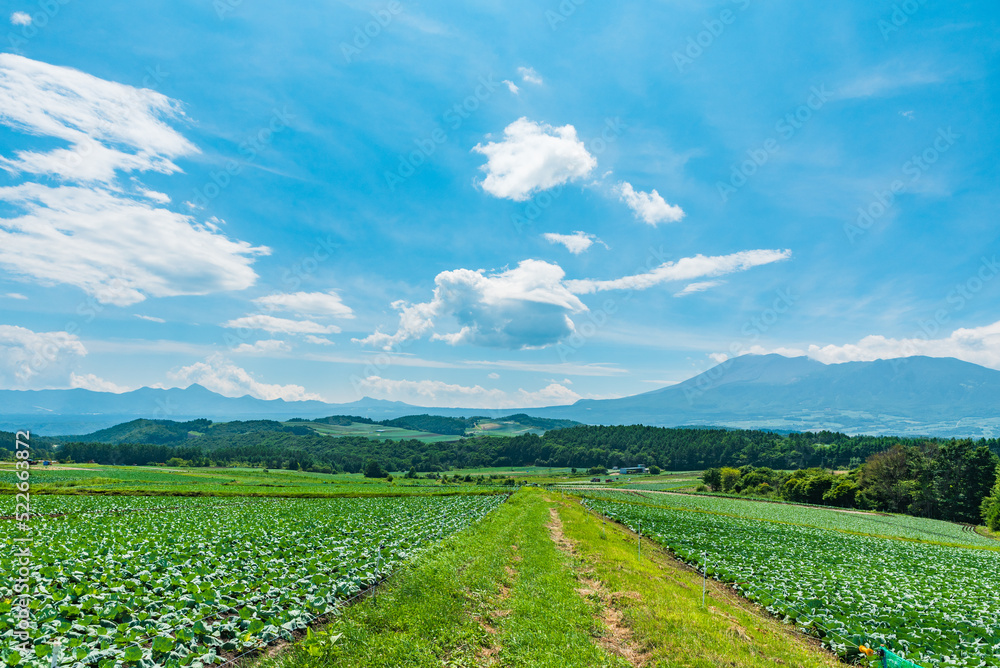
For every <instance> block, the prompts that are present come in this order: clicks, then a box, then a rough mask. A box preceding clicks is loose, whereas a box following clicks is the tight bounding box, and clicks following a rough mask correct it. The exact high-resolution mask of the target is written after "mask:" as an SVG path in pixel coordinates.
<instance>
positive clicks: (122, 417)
mask: <svg viewBox="0 0 1000 668" xmlns="http://www.w3.org/2000/svg"><path fill="white" fill-rule="evenodd" d="M515 412H524V413H528V414H529V415H534V416H537V417H551V418H565V419H570V420H577V421H580V422H584V423H589V424H636V423H641V424H648V425H659V426H681V425H715V426H724V427H740V428H765V429H775V430H789V431H805V430H810V431H816V430H822V429H829V430H831V431H842V432H845V433H849V434H856V433H872V434H876V433H881V434H907V435H918V434H920V435H932V436H974V437H979V436H995V435H997V434H1000V371H995V370H993V369H988V368H985V367H981V366H977V365H975V364H970V363H968V362H962V361H960V360H956V359H951V358H930V357H909V358H905V359H899V360H878V361H874V362H847V363H844V364H830V365H827V364H822V363H820V362H816V361H814V360H811V359H808V358H805V357H795V358H788V357H782V356H780V355H763V356H757V355H747V356H743V357H738V358H735V359H732V360H729V361H727V362H724V363H722V364H720V365H718V366H716V367H713V368H712V369H709V370H708V371H706V372H705V373H703V374H700V375H698V376H695V377H694V378H691V379H689V380H686V381H684V382H682V383H679V384H676V385H671V386H669V387H664V388H661V389H658V390H654V391H652V392H646V393H643V394H638V395H635V396H630V397H623V398H620V399H604V400H581V401H578V402H576V403H575V404H572V405H570V406H552V407H546V408H526V409H511V408H507V409H503V410H502V411H493V410H484V409H480V408H475V409H473V408H436V407H421V406H412V405H409V404H405V403H401V402H393V401H382V400H379V399H370V398H367V397H366V398H364V399H361V400H359V401H355V402H351V403H346V404H328V403H324V402H321V401H295V402H286V401H284V400H281V399H276V400H271V401H266V400H262V399H255V398H253V397H250V396H244V397H239V398H230V397H224V396H222V395H219V394H216V393H214V392H211V391H209V390H207V389H205V388H204V387H202V386H200V385H192V386H190V387H188V388H186V389H169V390H163V389H153V388H141V389H138V390H135V391H132V392H126V393H123V394H112V393H107V392H92V391H90V390H82V389H75V390H0V429H4V430H17V429H26V428H30V429H33V430H35V431H37V432H39V433H41V434H74V433H76V434H80V433H86V432H89V431H94V430H97V429H102V428H105V427H109V426H112V425H115V424H118V423H120V422H125V421H128V420H132V419H135V418H137V417H145V418H162V419H171V420H188V419H194V418H199V417H204V418H209V419H212V420H216V421H222V420H246V419H258V418H260V419H264V418H267V419H275V420H284V419H288V418H293V417H303V418H316V417H325V416H328V415H358V416H363V417H369V418H373V419H387V418H394V417H401V416H404V415H413V414H417V413H431V414H435V415H445V416H472V415H483V416H491V417H492V416H494V414H495V415H501V414H502V415H507V414H510V413H515Z"/></svg>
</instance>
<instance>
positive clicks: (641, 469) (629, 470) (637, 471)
mask: <svg viewBox="0 0 1000 668" xmlns="http://www.w3.org/2000/svg"><path fill="white" fill-rule="evenodd" d="M618 473H620V474H621V475H642V474H643V473H649V471H648V469H646V467H645V466H627V467H623V468H620V469H618Z"/></svg>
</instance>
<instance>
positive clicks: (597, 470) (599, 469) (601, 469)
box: [587, 466, 608, 475]
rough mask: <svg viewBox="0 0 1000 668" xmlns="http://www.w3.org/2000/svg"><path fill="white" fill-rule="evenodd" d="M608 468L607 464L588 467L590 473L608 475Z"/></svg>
mask: <svg viewBox="0 0 1000 668" xmlns="http://www.w3.org/2000/svg"><path fill="white" fill-rule="evenodd" d="M607 473H608V469H607V467H606V466H591V467H590V468H589V469H587V474H588V475H607Z"/></svg>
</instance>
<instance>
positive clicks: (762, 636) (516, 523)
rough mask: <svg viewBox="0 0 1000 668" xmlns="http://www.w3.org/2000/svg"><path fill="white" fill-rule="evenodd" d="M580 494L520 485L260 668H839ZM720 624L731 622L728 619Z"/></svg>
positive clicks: (828, 656)
mask: <svg viewBox="0 0 1000 668" xmlns="http://www.w3.org/2000/svg"><path fill="white" fill-rule="evenodd" d="M707 598H708V602H709V606H707V607H703V606H702V599H701V579H700V576H698V575H697V574H696V573H693V572H691V571H690V570H688V569H686V568H683V567H681V566H680V565H678V564H677V562H676V561H675V560H673V559H671V558H670V557H669V556H668V555H666V554H665V553H664V552H662V551H659V550H648V551H647V549H646V547H645V546H644V548H643V557H642V559H638V558H637V554H636V549H635V537H634V536H632V535H629V533H628V532H627V531H626V530H624V529H622V528H621V527H619V526H617V525H614V524H609V525H608V526H606V527H604V526H602V523H601V522H600V521H599V520H598V519H597V518H595V517H594V515H592V514H590V513H588V512H586V511H585V510H584V509H583V508H581V507H580V505H579V504H578V503H576V502H575V501H571V500H570V499H565V500H559V499H558V494H553V493H551V492H548V493H547V492H545V491H543V490H540V489H537V488H524V489H521V490H520V491H518V492H517V493H516V494H515V495H514V496H513V497H512V498H511V499H510V501H508V502H507V503H505V504H504V505H503V506H501V507H500V508H498V509H497V510H496V511H495V512H493V513H491V514H490V515H488V516H487V517H485V518H484V519H483V520H482V521H481V522H479V523H477V524H476V525H475V526H473V527H470V529H469V530H468V531H466V532H462V533H460V534H456V535H454V536H453V537H451V538H448V539H446V540H445V541H442V543H440V544H439V545H438V546H436V547H434V548H432V550H430V551H429V552H428V554H427V556H426V557H425V558H424V559H422V560H421V561H419V562H417V563H416V564H415V565H414V566H413V567H412V568H407V569H405V570H404V571H403V572H401V573H400V575H399V576H397V577H394V578H393V579H392V580H390V581H389V582H388V583H387V584H386V586H385V588H384V589H383V590H382V591H381V592H380V594H379V598H378V603H377V604H372V603H371V602H370V601H364V602H362V603H360V604H358V605H354V606H351V607H350V608H347V609H345V610H344V612H343V614H342V615H340V616H338V617H337V618H336V619H334V620H331V623H330V624H329V625H328V626H326V627H325V628H322V629H319V630H317V632H316V633H315V634H314V635H313V636H312V637H311V638H310V640H307V641H306V642H305V643H302V644H299V645H295V646H292V647H289V648H288V649H287V650H286V651H283V652H280V653H279V654H277V655H276V656H273V657H270V658H263V659H261V660H260V661H259V663H255V664H254V668H318V667H328V666H352V667H358V668H386V667H388V666H409V667H413V668H440V667H441V666H469V667H472V666H497V667H501V666H503V667H514V666H517V667H526V666H531V667H536V666H537V667H540V668H598V667H602V668H603V667H609V668H612V667H613V668H628V667H629V666H649V667H652V666H691V667H696V668H717V667H718V666H729V667H731V668H773V667H774V666H775V665H780V666H786V667H791V668H833V667H834V666H837V665H839V664H838V662H837V660H836V658H835V657H834V656H833V655H831V654H829V653H827V652H824V651H822V650H821V649H820V648H819V647H818V646H816V645H814V644H810V643H808V642H806V641H804V639H803V638H802V637H801V636H799V635H797V634H795V633H793V631H792V629H791V628H790V627H789V626H787V625H784V624H782V623H781V622H780V621H778V620H776V619H774V618H772V617H770V616H764V615H761V614H760V613H759V612H756V611H755V610H753V609H752V608H751V606H750V605H749V604H747V603H745V602H741V601H740V600H739V599H737V598H736V597H733V596H732V595H731V594H727V593H726V591H725V589H724V587H723V586H722V585H719V584H716V583H709V587H708V597H707ZM720 621H723V623H720Z"/></svg>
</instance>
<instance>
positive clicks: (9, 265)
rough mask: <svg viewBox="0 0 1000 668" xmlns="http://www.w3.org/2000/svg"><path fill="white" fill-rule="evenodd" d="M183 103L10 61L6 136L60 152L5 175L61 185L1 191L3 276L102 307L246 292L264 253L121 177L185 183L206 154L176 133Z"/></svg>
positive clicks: (1, 93)
mask: <svg viewBox="0 0 1000 668" xmlns="http://www.w3.org/2000/svg"><path fill="white" fill-rule="evenodd" d="M183 120H184V114H183V111H182V110H181V108H180V105H179V103H177V102H176V101H175V100H172V99H170V98H168V97H166V96H164V95H162V94H160V93H157V92H155V91H151V90H147V89H137V88H133V87H131V86H126V85H123V84H119V83H115V82H111V81H105V80H103V79H99V78H97V77H94V76H91V75H89V74H85V73H83V72H80V71H77V70H74V69H71V68H67V67H58V66H55V65H49V64H47V63H41V62H38V61H34V60H30V59H28V58H24V57H21V56H17V55H13V54H0V124H2V125H5V126H7V127H9V128H11V129H13V130H15V131H18V132H21V133H24V134H25V135H29V136H35V137H44V138H46V139H49V140H53V139H54V140H56V143H57V144H62V145H60V146H57V147H56V148H51V149H45V150H20V151H15V152H14V154H13V155H0V169H3V170H5V171H6V172H8V173H9V174H10V175H12V176H17V175H28V176H29V177H39V178H44V179H46V180H47V181H48V180H55V181H61V182H62V183H61V184H56V185H50V184H49V183H47V182H45V183H42V182H37V183H33V182H25V183H21V184H19V185H13V186H9V187H4V188H0V202H3V203H5V204H6V205H7V206H5V207H4V208H5V209H6V210H10V211H11V212H12V214H11V215H12V217H7V218H3V217H0V267H3V268H4V269H5V270H7V271H9V272H10V273H12V274H15V275H19V276H23V277H26V278H30V279H34V280H35V281H36V282H38V283H41V284H43V285H55V284H67V285H73V286H76V287H78V288H80V289H82V290H84V291H85V292H86V293H87V294H89V295H91V296H93V297H95V298H96V299H97V300H98V301H100V302H101V303H107V304H115V305H118V306H125V305H128V304H134V303H136V302H139V301H142V300H143V299H145V298H146V296H147V295H149V296H155V297H163V296H175V295H202V294H207V293H210V292H216V291H223V290H242V289H244V288H247V287H249V286H251V285H253V283H254V282H255V280H256V278H257V275H256V273H254V271H253V270H252V269H251V264H252V263H253V261H254V259H255V257H256V256H258V255H264V254H267V253H268V252H269V251H268V249H267V248H264V247H253V246H251V245H250V244H248V243H246V242H242V241H235V240H232V239H230V238H229V237H227V236H226V235H225V234H223V233H222V232H221V230H220V228H219V225H218V224H216V222H212V221H210V222H206V223H199V222H198V221H196V220H195V219H194V218H192V217H190V216H185V215H181V214H178V213H175V212H173V211H170V210H168V209H165V208H162V207H160V206H159V205H163V204H166V203H168V202H169V197H167V196H166V195H165V194H163V193H159V192H155V191H152V190H148V189H146V188H145V187H144V186H142V185H141V184H139V183H138V181H137V180H136V179H135V177H132V179H130V181H129V182H128V183H126V184H125V185H123V184H121V183H119V181H118V178H117V176H118V174H119V173H136V172H150V171H152V172H159V173H162V174H172V173H175V172H178V171H180V168H179V167H178V166H177V164H176V163H175V162H174V161H175V160H176V159H177V158H179V157H183V156H188V155H192V154H195V153H198V152H199V151H198V148H197V147H196V146H194V145H193V144H192V143H191V142H190V141H188V140H187V139H186V138H185V137H184V136H183V135H181V134H180V133H179V132H177V131H176V130H175V129H174V128H173V127H171V125H170V122H176V121H183Z"/></svg>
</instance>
